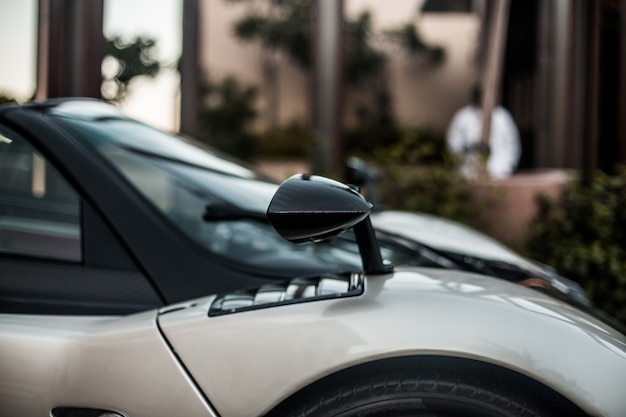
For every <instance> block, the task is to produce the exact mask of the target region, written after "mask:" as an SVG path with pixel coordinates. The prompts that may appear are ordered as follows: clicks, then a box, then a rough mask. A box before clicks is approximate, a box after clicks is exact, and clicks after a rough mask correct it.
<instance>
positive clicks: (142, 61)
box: [102, 36, 161, 102]
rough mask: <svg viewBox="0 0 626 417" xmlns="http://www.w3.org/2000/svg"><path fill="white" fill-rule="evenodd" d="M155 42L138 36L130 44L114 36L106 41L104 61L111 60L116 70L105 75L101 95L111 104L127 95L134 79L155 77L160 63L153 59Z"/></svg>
mask: <svg viewBox="0 0 626 417" xmlns="http://www.w3.org/2000/svg"><path fill="white" fill-rule="evenodd" d="M155 55H156V40H154V39H150V38H147V37H143V36H138V37H136V38H135V39H133V40H132V41H131V42H125V41H124V40H123V39H122V38H121V37H119V36H115V37H113V38H112V39H109V40H107V43H106V54H105V60H106V59H108V58H112V59H113V60H114V61H115V62H116V64H117V65H116V68H115V70H114V71H113V73H112V74H111V75H105V76H104V80H103V84H102V95H103V97H104V98H105V99H107V100H109V101H113V102H120V101H122V100H123V99H124V98H125V97H126V95H127V94H128V85H129V84H130V81H131V80H132V79H134V78H135V77H139V76H148V77H155V76H156V75H157V74H158V72H159V71H160V69H161V63H160V62H159V61H158V60H157V59H156V58H155Z"/></svg>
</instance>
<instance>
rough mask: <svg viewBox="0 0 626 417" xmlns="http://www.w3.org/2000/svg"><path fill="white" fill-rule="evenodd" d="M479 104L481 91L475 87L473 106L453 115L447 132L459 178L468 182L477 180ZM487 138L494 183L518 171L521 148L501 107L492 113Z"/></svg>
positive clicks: (487, 167) (489, 163) (509, 115)
mask: <svg viewBox="0 0 626 417" xmlns="http://www.w3.org/2000/svg"><path fill="white" fill-rule="evenodd" d="M480 101H481V91H480V88H478V87H475V88H474V89H473V90H472V102H471V103H470V104H469V105H467V106H465V107H463V108H461V109H460V110H458V111H457V112H456V113H455V115H454V117H453V118H452V121H451V122H450V126H449V127H448V132H447V144H448V149H450V151H452V153H454V154H456V155H457V156H458V157H459V159H460V162H461V164H460V171H461V174H463V175H464V176H466V177H468V178H476V177H477V176H478V162H477V161H478V159H479V158H480V156H479V153H480V152H479V149H480V147H481V141H480V135H481V128H482V116H481V107H480ZM489 136H490V137H489V143H488V146H489V148H488V155H489V156H488V159H487V164H486V171H487V174H489V177H490V178H494V179H499V178H506V177H508V176H509V175H511V174H512V173H513V171H514V170H515V168H516V167H517V164H518V162H519V159H520V156H521V145H520V139H519V132H518V130H517V126H516V125H515V121H514V120H513V117H512V116H511V114H510V113H509V112H508V111H507V110H506V109H505V108H503V107H502V106H496V107H495V108H494V109H493V112H492V114H491V132H490V135H489Z"/></svg>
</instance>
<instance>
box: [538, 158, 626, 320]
mask: <svg viewBox="0 0 626 417" xmlns="http://www.w3.org/2000/svg"><path fill="white" fill-rule="evenodd" d="M538 206H539V212H538V215H537V217H536V219H535V220H534V221H533V224H532V227H531V231H530V237H529V239H528V243H527V248H528V252H529V255H530V256H531V257H533V258H535V259H537V260H539V261H542V262H544V263H546V264H549V265H551V266H553V267H554V268H556V269H557V270H558V271H559V273H560V274H561V275H563V276H565V277H568V278H570V279H573V280H575V281H577V282H579V283H580V284H581V285H582V286H583V288H585V290H586V291H587V295H588V296H589V298H590V299H591V300H592V301H593V302H594V304H596V305H597V306H598V307H599V308H601V309H602V310H604V311H605V312H607V313H609V314H610V315H612V316H614V317H615V318H617V319H619V320H620V321H622V322H623V323H626V167H621V168H619V169H618V172H617V174H616V175H606V174H603V173H598V174H597V175H596V177H595V180H594V183H593V185H592V186H591V187H589V188H585V187H583V186H581V185H580V184H578V183H572V184H570V185H569V186H568V187H567V188H566V189H565V190H564V192H563V194H562V196H561V199H560V200H559V201H553V200H550V199H547V198H545V197H541V198H539V199H538Z"/></svg>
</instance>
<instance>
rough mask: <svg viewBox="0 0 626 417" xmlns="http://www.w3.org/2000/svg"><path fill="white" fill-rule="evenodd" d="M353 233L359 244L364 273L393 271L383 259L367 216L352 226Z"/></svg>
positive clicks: (375, 273)
mask: <svg viewBox="0 0 626 417" xmlns="http://www.w3.org/2000/svg"><path fill="white" fill-rule="evenodd" d="M354 235H355V236H356V241H357V243H358V245H359V252H360V253H361V261H362V262H363V270H364V272H365V273H366V274H373V275H378V274H388V273H390V272H393V266H392V265H391V264H390V263H388V262H385V261H384V260H383V257H382V255H381V253H380V246H379V245H378V239H377V238H376V233H375V232H374V228H373V227H372V222H371V221H370V218H369V217H366V218H365V219H363V220H362V221H361V222H359V223H357V224H356V225H355V226H354Z"/></svg>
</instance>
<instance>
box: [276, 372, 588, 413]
mask: <svg viewBox="0 0 626 417" xmlns="http://www.w3.org/2000/svg"><path fill="white" fill-rule="evenodd" d="M483 376H484V375H483ZM503 382H504V381H502V380H498V379H494V380H486V381H485V380H484V379H477V378H475V377H473V376H468V375H467V374H463V373H457V372H454V371H443V372H440V371H424V370H419V371H417V372H416V370H399V371H382V372H375V373H371V372H367V373H365V374H363V373H356V374H349V375H346V376H344V377H340V378H336V379H328V380H325V381H322V383H319V384H315V385H314V386H312V387H309V388H308V389H305V390H304V391H303V392H301V393H299V395H296V396H295V397H293V398H291V399H290V400H288V401H286V402H285V403H283V404H282V405H281V406H279V407H277V408H276V409H275V410H273V412H272V413H270V414H269V416H292V417H409V416H410V417H530V416H534V417H539V416H540V417H551V416H554V415H556V414H554V413H553V412H551V411H550V409H549V408H547V407H546V405H548V404H545V402H546V398H545V397H543V396H541V395H540V396H539V397H540V398H538V397H537V396H536V395H535V393H534V392H530V391H528V390H527V389H526V388H527V387H525V386H523V385H512V386H513V387H516V388H510V387H511V385H510V384H508V383H503ZM507 387H509V388H507ZM548 402H550V403H551V401H548ZM557 403H561V401H557ZM551 405H552V406H554V405H555V403H552V404H551ZM562 405H563V404H562V403H561V405H560V406H559V407H558V408H556V410H559V408H560V407H561V406H562ZM569 405H571V403H570V404H569ZM566 408H567V409H570V408H569V407H567V406H566ZM574 408H575V407H574ZM570 410H572V414H560V411H563V410H562V409H561V410H559V411H555V412H558V413H559V415H579V413H578V412H576V411H574V410H573V409H570ZM577 411H580V410H577Z"/></svg>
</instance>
